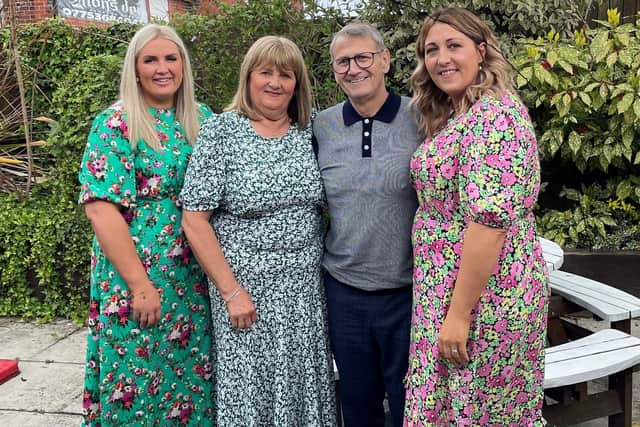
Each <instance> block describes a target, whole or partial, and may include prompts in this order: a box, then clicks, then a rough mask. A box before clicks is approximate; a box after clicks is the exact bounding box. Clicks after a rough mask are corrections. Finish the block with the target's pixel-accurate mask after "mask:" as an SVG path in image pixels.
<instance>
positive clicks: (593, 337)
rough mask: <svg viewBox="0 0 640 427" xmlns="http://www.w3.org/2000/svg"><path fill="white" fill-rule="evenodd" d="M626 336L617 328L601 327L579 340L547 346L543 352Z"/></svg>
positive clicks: (559, 350)
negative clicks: (601, 328) (599, 329)
mask: <svg viewBox="0 0 640 427" xmlns="http://www.w3.org/2000/svg"><path fill="white" fill-rule="evenodd" d="M627 336H629V334H627V333H624V332H622V331H619V330H617V329H603V330H601V331H598V332H596V333H593V334H590V335H587V336H586V337H584V338H580V339H579V340H574V341H569V342H567V343H564V344H560V345H555V346H553V347H547V348H545V352H546V354H547V355H548V354H551V353H554V352H561V351H566V350H570V349H573V348H580V347H584V346H589V345H593V344H598V343H600V342H603V341H610V340H615V339H620V338H624V337H627Z"/></svg>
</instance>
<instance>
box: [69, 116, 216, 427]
mask: <svg viewBox="0 0 640 427" xmlns="http://www.w3.org/2000/svg"><path fill="white" fill-rule="evenodd" d="M150 112H151V114H152V116H153V118H154V120H155V129H156V131H157V134H158V136H159V137H160V140H161V144H162V148H161V149H160V150H159V151H155V150H153V149H152V148H150V147H149V146H148V145H147V144H146V143H144V142H143V141H139V142H138V143H137V147H136V148H135V149H132V148H131V145H130V143H129V140H128V130H127V124H126V117H125V116H124V112H123V108H122V104H121V103H117V104H115V105H113V106H112V107H110V108H108V109H107V110H105V111H103V112H102V113H100V114H99V115H98V116H97V117H96V119H95V120H94V122H93V126H92V129H91V133H90V134H89V138H88V144H87V147H86V150H85V153H84V158H83V160H82V165H81V168H80V174H79V179H80V183H81V184H82V189H81V192H80V203H89V202H92V201H95V200H104V201H109V202H111V203H114V204H116V205H118V206H119V207H120V210H121V212H122V216H123V217H124V218H125V221H126V222H127V224H128V225H129V232H130V233H131V236H132V238H133V242H134V244H135V247H136V249H137V252H138V257H139V258H140V260H141V262H142V264H143V265H144V268H145V270H146V271H147V274H148V276H149V278H150V279H151V281H152V283H153V284H154V285H155V286H156V287H157V288H158V289H159V290H160V291H161V304H162V317H161V320H160V322H159V324H158V325H156V326H154V327H149V328H145V329H140V328H139V327H138V324H137V323H136V322H134V321H133V320H132V318H131V314H132V310H131V295H130V292H129V288H128V287H127V284H126V283H125V281H124V280H123V279H122V277H121V276H120V275H119V274H118V272H117V271H116V269H115V268H114V267H113V266H112V264H111V263H110V262H109V260H108V259H107V258H106V256H105V255H104V253H103V252H102V251H101V249H100V246H99V245H98V243H97V241H96V240H95V239H94V244H93V253H92V257H91V267H92V268H91V299H90V310H89V337H88V347H87V364H86V369H85V384H84V395H83V407H84V425H86V426H103V427H104V426H113V425H126V426H152V425H154V426H155V425H159V426H170V425H180V426H184V425H188V426H207V425H212V417H213V415H212V402H213V398H212V389H213V385H212V369H213V367H212V362H211V360H210V347H211V327H210V312H209V301H208V295H207V288H206V281H205V279H204V277H203V275H202V272H201V270H200V268H199V267H198V265H197V263H196V261H195V258H194V257H193V256H192V255H191V252H190V249H189V246H188V245H187V242H186V240H185V237H184V234H183V232H182V229H181V227H180V221H181V217H182V211H181V207H180V204H179V202H178V193H179V191H180V189H181V187H182V182H183V180H184V174H185V170H186V167H187V163H188V161H189V157H190V155H191V152H192V148H191V146H190V145H189V144H188V142H187V139H186V137H185V134H184V132H183V129H182V127H181V125H180V123H179V122H178V121H177V120H176V118H175V111H174V110H173V109H169V110H155V109H152V110H150ZM210 115H211V111H210V110H209V108H208V107H206V106H204V105H201V106H200V116H201V120H204V119H205V118H206V117H208V116H210Z"/></svg>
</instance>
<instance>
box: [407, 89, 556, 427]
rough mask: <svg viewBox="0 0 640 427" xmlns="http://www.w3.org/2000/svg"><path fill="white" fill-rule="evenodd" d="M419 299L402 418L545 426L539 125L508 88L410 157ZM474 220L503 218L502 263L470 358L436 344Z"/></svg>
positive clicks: (480, 310)
mask: <svg viewBox="0 0 640 427" xmlns="http://www.w3.org/2000/svg"><path fill="white" fill-rule="evenodd" d="M411 178H412V181H413V183H414V186H415V188H416V191H417V193H418V199H419V207H418V210H417V211H416V215H415V218H414V225H413V231H412V241H413V242H412V243H413V247H414V260H415V261H414V276H413V277H414V303H413V321H412V330H411V345H410V358H409V370H408V374H407V378H406V386H407V395H406V406H405V425H407V426H479V425H481V426H496V427H497V426H500V427H503V426H518V427H522V426H538V425H543V423H544V422H543V421H542V415H541V408H542V398H543V379H544V343H545V331H546V321H547V299H548V295H549V289H548V284H547V283H548V279H547V272H546V266H545V262H544V259H543V257H542V249H541V247H540V244H539V242H538V240H537V238H536V235H535V218H534V215H533V212H532V208H533V205H534V203H535V201H536V198H537V195H538V188H539V182H540V177H539V161H538V153H537V146H536V140H535V134H534V131H533V128H532V125H531V122H530V119H529V116H528V113H527V111H526V109H525V107H524V106H523V105H522V103H521V101H520V100H519V99H518V98H516V97H514V96H511V95H506V96H505V97H503V99H501V100H497V99H494V98H489V97H484V98H481V99H480V100H478V101H477V102H476V103H475V104H474V105H473V106H472V107H471V109H470V110H469V111H468V112H467V113H466V114H463V115H461V116H459V117H457V118H455V119H452V120H450V121H449V123H447V125H446V126H445V128H444V129H442V130H441V131H440V132H439V133H438V134H437V135H435V136H434V137H433V138H428V139H427V140H426V141H425V142H424V143H423V144H422V145H421V146H420V147H419V148H418V149H417V150H416V152H415V153H414V155H413V157H412V159H411ZM470 221H473V222H476V223H479V224H483V225H487V226H491V227H497V228H501V229H504V230H505V232H506V238H505V242H504V246H503V249H502V252H501V254H500V257H499V261H498V264H497V266H496V269H495V270H494V272H493V275H492V276H491V277H490V279H489V281H488V283H487V285H486V288H485V290H484V291H483V292H482V294H481V296H480V299H479V301H478V303H477V304H476V306H475V307H474V309H473V310H472V314H471V316H472V317H471V319H472V320H471V326H470V332H469V338H468V342H467V349H468V353H469V358H470V362H469V363H468V364H467V365H465V366H463V367H461V368H458V367H456V366H454V365H453V364H451V363H449V362H448V361H446V360H443V359H440V357H439V354H438V347H437V339H438V336H437V335H438V331H439V330H440V328H441V326H442V323H443V322H444V319H445V316H446V314H447V310H448V308H449V304H450V301H451V297H452V294H453V288H454V284H455V280H456V276H457V272H458V269H459V266H460V256H461V251H462V245H463V241H464V233H465V229H466V227H467V225H468V223H469V222H470Z"/></svg>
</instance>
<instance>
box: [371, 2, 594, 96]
mask: <svg viewBox="0 0 640 427" xmlns="http://www.w3.org/2000/svg"><path fill="white" fill-rule="evenodd" d="M593 3H594V2H593V1H592V0H510V1H503V2H495V1H493V0H458V1H447V0H408V1H407V0H405V1H397V0H383V1H375V2H367V3H366V4H365V5H364V6H363V8H362V9H361V10H360V18H361V19H364V20H367V21H369V22H371V23H374V24H375V25H376V26H377V27H378V28H379V29H380V30H381V32H382V33H383V35H384V37H385V41H386V42H387V45H388V47H389V50H390V51H391V56H392V58H393V64H392V71H391V73H390V77H391V85H392V86H394V87H396V88H398V89H401V92H402V93H409V92H408V91H409V87H408V85H407V82H408V79H409V77H410V76H411V73H412V72H413V70H414V68H415V40H416V37H417V35H418V31H419V30H420V26H421V25H422V22H423V21H424V19H425V18H426V17H427V16H428V15H429V14H430V13H434V12H436V11H437V10H440V9H444V8H446V7H450V6H460V7H464V8H466V9H469V10H471V11H472V12H474V13H476V14H477V15H478V16H480V17H481V18H482V19H483V20H484V21H485V22H487V24H488V25H489V26H490V27H492V28H493V29H494V31H495V32H496V34H498V35H499V37H500V39H501V41H502V47H503V48H504V50H505V51H507V52H510V51H511V48H512V47H511V46H512V45H513V43H514V42H515V40H516V39H518V38H521V37H537V36H539V35H543V34H547V33H548V32H549V31H550V30H553V29H562V30H563V31H565V32H566V34H571V33H572V31H573V30H575V29H579V28H581V27H582V26H584V25H585V21H586V16H587V14H588V11H589V10H590V8H591V7H592V4H593Z"/></svg>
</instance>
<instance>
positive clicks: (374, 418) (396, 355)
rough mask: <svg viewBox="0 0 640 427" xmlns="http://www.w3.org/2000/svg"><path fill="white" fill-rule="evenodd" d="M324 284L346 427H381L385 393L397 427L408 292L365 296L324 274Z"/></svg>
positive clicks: (400, 413)
mask: <svg viewBox="0 0 640 427" xmlns="http://www.w3.org/2000/svg"><path fill="white" fill-rule="evenodd" d="M324 283H325V289H326V293H327V308H328V312H329V337H330V340H331V350H332V351H333V357H334V358H335V361H336V365H337V367H338V373H339V375H340V387H339V390H340V396H339V397H340V400H341V401H342V414H343V416H344V425H345V427H359V426H362V427H383V426H384V418H385V415H384V408H383V401H384V398H385V393H386V396H387V399H388V402H389V410H390V415H391V419H392V420H393V425H394V426H395V427H401V426H402V419H403V413H404V396H405V389H404V384H403V379H404V376H405V375H406V373H407V365H408V360H409V330H410V327H411V326H410V325H411V297H412V293H411V287H410V286H408V287H406V288H402V289H397V290H389V291H378V292H367V291H362V290H359V289H357V288H354V287H351V286H348V285H346V284H344V283H341V282H339V281H337V280H336V279H335V278H334V277H333V276H331V275H330V274H329V273H326V274H325V280H324Z"/></svg>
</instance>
